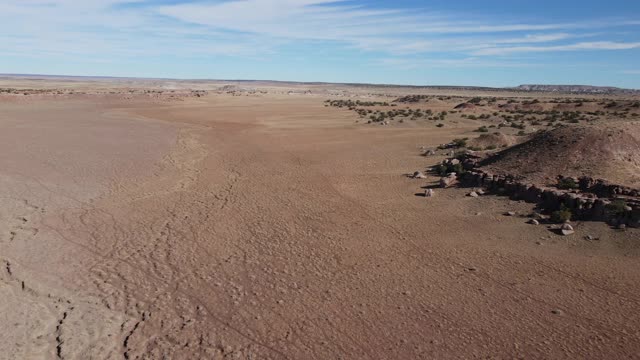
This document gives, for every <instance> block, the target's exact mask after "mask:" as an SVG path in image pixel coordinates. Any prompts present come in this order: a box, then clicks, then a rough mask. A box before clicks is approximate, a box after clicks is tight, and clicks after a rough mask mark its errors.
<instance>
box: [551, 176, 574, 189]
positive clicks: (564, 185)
mask: <svg viewBox="0 0 640 360" xmlns="http://www.w3.org/2000/svg"><path fill="white" fill-rule="evenodd" d="M556 187H557V188H558V189H562V190H573V189H577V188H578V183H576V181H575V180H573V179H572V178H562V179H560V180H559V181H558V184H557V185H556Z"/></svg>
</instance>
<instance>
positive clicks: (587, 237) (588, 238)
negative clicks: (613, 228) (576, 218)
mask: <svg viewBox="0 0 640 360" xmlns="http://www.w3.org/2000/svg"><path fill="white" fill-rule="evenodd" d="M584 239H585V240H588V241H592V240H593V236H591V235H587V236H585V237H584Z"/></svg>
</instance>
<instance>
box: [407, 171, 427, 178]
mask: <svg viewBox="0 0 640 360" xmlns="http://www.w3.org/2000/svg"><path fill="white" fill-rule="evenodd" d="M411 177H412V178H414V179H426V178H427V177H426V176H425V175H424V174H423V173H422V171H416V172H414V173H413V175H412V176H411Z"/></svg>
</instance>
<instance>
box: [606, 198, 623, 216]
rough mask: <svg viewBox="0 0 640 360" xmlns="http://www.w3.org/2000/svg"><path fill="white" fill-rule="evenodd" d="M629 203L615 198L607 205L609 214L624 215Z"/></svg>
mask: <svg viewBox="0 0 640 360" xmlns="http://www.w3.org/2000/svg"><path fill="white" fill-rule="evenodd" d="M626 207H627V203H626V202H625V201H624V200H614V201H613V202H612V203H611V204H608V205H607V206H606V210H607V214H609V215H610V216H622V215H624V213H625V212H626V211H627V209H626Z"/></svg>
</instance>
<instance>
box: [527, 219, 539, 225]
mask: <svg viewBox="0 0 640 360" xmlns="http://www.w3.org/2000/svg"><path fill="white" fill-rule="evenodd" d="M529 224H531V225H540V221H538V220H536V219H531V220H529Z"/></svg>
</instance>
